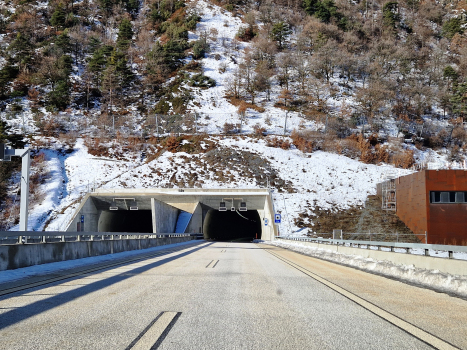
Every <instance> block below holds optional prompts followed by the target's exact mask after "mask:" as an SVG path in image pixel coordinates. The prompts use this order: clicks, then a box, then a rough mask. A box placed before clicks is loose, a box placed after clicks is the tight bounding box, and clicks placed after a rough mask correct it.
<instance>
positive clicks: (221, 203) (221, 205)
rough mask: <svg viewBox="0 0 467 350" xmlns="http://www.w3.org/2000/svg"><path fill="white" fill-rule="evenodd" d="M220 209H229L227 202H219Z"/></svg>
mask: <svg viewBox="0 0 467 350" xmlns="http://www.w3.org/2000/svg"><path fill="white" fill-rule="evenodd" d="M219 211H227V207H226V206H225V202H220V203H219Z"/></svg>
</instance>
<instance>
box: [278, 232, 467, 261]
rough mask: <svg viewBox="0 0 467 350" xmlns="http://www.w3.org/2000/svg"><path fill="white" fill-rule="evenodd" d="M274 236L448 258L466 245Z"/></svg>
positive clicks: (462, 250)
mask: <svg viewBox="0 0 467 350" xmlns="http://www.w3.org/2000/svg"><path fill="white" fill-rule="evenodd" d="M276 238H279V239H284V240H290V241H301V242H315V243H321V244H331V245H342V246H348V247H353V248H362V249H365V248H366V249H371V247H376V248H377V249H378V250H382V249H381V248H389V250H390V251H391V252H396V249H403V250H404V251H405V253H409V254H410V253H412V251H413V250H415V249H420V250H422V251H423V252H424V255H425V256H430V250H434V251H441V252H447V253H448V258H449V259H453V258H454V253H467V246H457V245H444V244H421V243H399V242H377V241H355V240H345V239H326V238H310V237H287V236H278V237H276Z"/></svg>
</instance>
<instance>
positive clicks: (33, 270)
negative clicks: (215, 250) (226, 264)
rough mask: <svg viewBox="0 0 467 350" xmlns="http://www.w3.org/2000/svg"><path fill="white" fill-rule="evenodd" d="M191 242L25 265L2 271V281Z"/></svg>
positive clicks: (0, 280)
mask: <svg viewBox="0 0 467 350" xmlns="http://www.w3.org/2000/svg"><path fill="white" fill-rule="evenodd" d="M197 242H199V241H197ZM190 244H193V241H188V242H183V243H174V244H167V245H164V246H159V247H153V248H147V249H142V250H131V251H127V252H121V253H115V254H108V255H101V256H93V257H90V258H83V259H75V260H67V261H58V262H54V263H48V264H42V265H34V266H29V267H23V268H20V269H15V270H6V271H0V283H6V282H12V281H16V280H19V279H23V278H27V277H32V276H38V275H45V274H49V273H54V272H58V271H64V270H68V269H72V268H76V267H81V266H86V265H91V264H97V263H103V262H109V261H114V260H119V259H122V258H129V257H133V256H137V255H141V254H145V253H151V252H156V251H160V250H165V249H170V248H174V247H180V246H184V245H187V246H188V245H190Z"/></svg>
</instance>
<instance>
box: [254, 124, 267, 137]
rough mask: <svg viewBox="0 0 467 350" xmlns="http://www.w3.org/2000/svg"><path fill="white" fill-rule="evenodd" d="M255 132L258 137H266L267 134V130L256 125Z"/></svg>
mask: <svg viewBox="0 0 467 350" xmlns="http://www.w3.org/2000/svg"><path fill="white" fill-rule="evenodd" d="M253 130H254V132H255V135H256V136H264V135H265V134H266V128H264V127H262V126H261V125H260V124H256V125H254V126H253Z"/></svg>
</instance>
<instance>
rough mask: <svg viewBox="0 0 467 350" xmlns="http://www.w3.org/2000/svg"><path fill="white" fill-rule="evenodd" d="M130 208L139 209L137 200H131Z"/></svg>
mask: <svg viewBox="0 0 467 350" xmlns="http://www.w3.org/2000/svg"><path fill="white" fill-rule="evenodd" d="M130 210H138V204H137V203H136V201H131V202H130Z"/></svg>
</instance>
